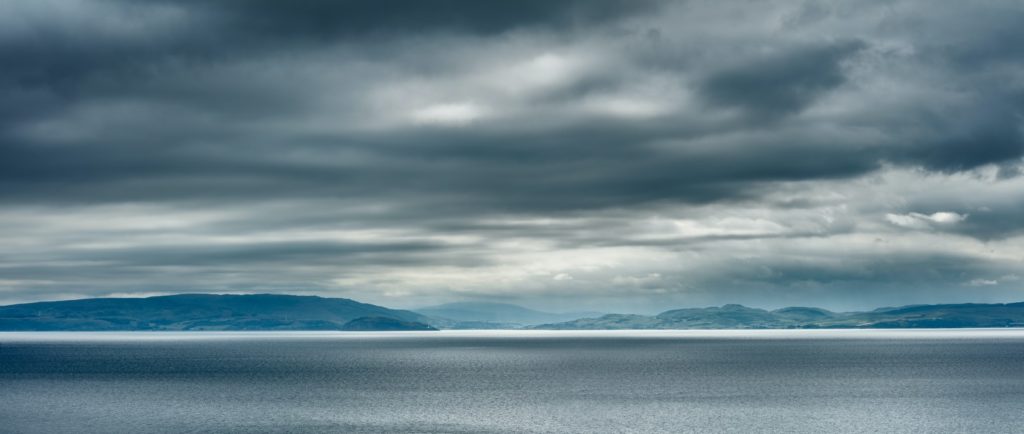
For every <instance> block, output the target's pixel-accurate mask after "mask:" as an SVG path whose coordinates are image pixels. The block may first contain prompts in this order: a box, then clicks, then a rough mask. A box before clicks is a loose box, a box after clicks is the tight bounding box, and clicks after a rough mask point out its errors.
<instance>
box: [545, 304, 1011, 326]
mask: <svg viewBox="0 0 1024 434" xmlns="http://www.w3.org/2000/svg"><path fill="white" fill-rule="evenodd" d="M963 327H1024V303H1007V304H974V303H967V304H935V305H914V306H903V307H894V308H880V309H875V310H873V311H870V312H832V311H828V310H825V309H820V308H816V307H787V308H783V309H777V310H771V311H769V310H765V309H756V308H750V307H746V306H742V305H738V304H727V305H725V306H721V307H707V308H693V309H675V310H669V311H665V312H662V313H660V314H658V315H654V316H647V315H622V314H611V315H604V316H600V317H596V318H581V319H577V320H573V321H566V322H560V323H552V324H542V325H538V326H534V327H533V328H535V329H545V330H616V329H780V328H963Z"/></svg>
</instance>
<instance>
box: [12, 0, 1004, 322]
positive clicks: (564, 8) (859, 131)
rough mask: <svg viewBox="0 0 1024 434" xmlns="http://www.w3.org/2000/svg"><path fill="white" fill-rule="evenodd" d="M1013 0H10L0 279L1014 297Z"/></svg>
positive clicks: (619, 300)
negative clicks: (937, 0)
mask: <svg viewBox="0 0 1024 434" xmlns="http://www.w3.org/2000/svg"><path fill="white" fill-rule="evenodd" d="M1021 22H1024V6H1022V5H1021V3H1020V2H1018V1H1010V0H1007V1H982V2H971V3H970V4H966V3H962V2H961V3H957V2H947V3H943V4H942V5H937V4H936V3H935V2H930V1H910V0H906V1H858V2H853V1H849V2H845V1H804V2H796V1H777V2H718V1H625V0H599V1H557V2H552V1H532V0H531V1H514V2H512V1H510V2H480V1H472V0H437V1H402V2H399V1H379V0H375V1H362V0H350V1H300V2H278V1H230V0H225V1H191V0H150V1H138V0H132V1H128V0H125V1H119V0H59V1H58V0H53V1H49V0H23V1H22V0H13V1H5V2H3V3H0V301H3V302H15V301H30V300H41V299H55V298H68V297H81V296H108V295H116V294H122V295H142V294H154V293H170V292H186V291H187V292H287V293H306V294H319V295H326V296H344V297H352V298H356V299H360V300H365V301H370V302H378V303H384V304H387V305H390V306H417V305H423V304H430V303H434V302H440V301H450V300H458V299H492V300H505V301H515V302H521V303H524V304H527V305H531V306H534V307H544V308H549V309H560V308H572V309H577V308H586V309H601V310H613V311H639V312H648V311H658V310H660V309H663V308H669V307H682V306H694V305H707V304H720V303H744V304H750V305H756V306H765V307H773V306H781V305H793V304H802V305H820V306H825V307H831V308H837V309H856V308H867V307H873V306H877V305H889V304H902V303H931V302H952V301H967V300H969V301H1007V300H1018V301H1019V300H1022V299H1024V281H1022V280H1021V279H1020V278H1019V277H1018V276H1020V275H1021V274H1022V273H1021V270H1022V266H1024V259H1022V258H1024V176H1022V172H1024V161H1022V155H1024V26H1021V25H1020V23H1021Z"/></svg>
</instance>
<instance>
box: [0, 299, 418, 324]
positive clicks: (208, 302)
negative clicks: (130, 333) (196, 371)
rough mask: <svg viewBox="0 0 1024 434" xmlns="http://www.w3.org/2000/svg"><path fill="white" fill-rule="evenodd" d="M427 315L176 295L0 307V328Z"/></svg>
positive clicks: (312, 302)
mask: <svg viewBox="0 0 1024 434" xmlns="http://www.w3.org/2000/svg"><path fill="white" fill-rule="evenodd" d="M430 322H431V318H428V317H426V316H424V315H420V314H418V313H415V312H410V311H406V310H394V309H388V308H385V307H381V306H376V305H372V304H366V303H359V302H357V301H353V300H349V299H345V298H322V297H315V296H295V295H273V294H254V295H212V294H181V295H169V296H159V297H148V298H90V299H83V300H69V301H52V302H41V303H26V304H16V305H11V306H0V330H7V331H16V330H26V331H27V330H54V331H57V330H66V331H72V330H78V331H118V330H374V329H375V327H378V328H376V329H380V330H428V329H433V328H432V327H430V326H429V325H427V324H429V323H430Z"/></svg>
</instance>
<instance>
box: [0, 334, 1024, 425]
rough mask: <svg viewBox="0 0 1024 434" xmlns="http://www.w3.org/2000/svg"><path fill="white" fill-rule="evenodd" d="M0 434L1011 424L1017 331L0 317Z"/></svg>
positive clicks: (1020, 360) (1021, 399)
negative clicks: (169, 323)
mask: <svg viewBox="0 0 1024 434" xmlns="http://www.w3.org/2000/svg"><path fill="white" fill-rule="evenodd" d="M0 432H3V433H253V432H272V433H277V432H279V433H319V432H325V433H1024V329H987V330H981V329H974V330H965V329H960V330H754V331H737V330H727V331H442V332H223V333H222V332H127V333H88V332H69V333H64V332H57V333H47V332H41V333H0Z"/></svg>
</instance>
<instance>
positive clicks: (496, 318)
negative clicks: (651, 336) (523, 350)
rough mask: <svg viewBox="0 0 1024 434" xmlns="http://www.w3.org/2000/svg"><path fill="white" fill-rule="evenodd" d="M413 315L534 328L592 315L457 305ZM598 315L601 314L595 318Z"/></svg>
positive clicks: (494, 305) (496, 305)
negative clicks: (531, 326)
mask: <svg viewBox="0 0 1024 434" xmlns="http://www.w3.org/2000/svg"><path fill="white" fill-rule="evenodd" d="M416 312H419V313H421V314H424V315H427V316H431V317H439V318H446V319H449V320H454V321H458V322H463V323H470V324H472V323H473V322H476V323H483V324H488V323H489V324H497V325H505V326H517V325H534V324H543V323H549V322H560V321H569V320H573V319H576V318H581V317H584V316H592V315H595V313H593V312H578V313H550V312H541V311H537V310H533V309H528V308H525V307H522V306H519V305H515V304H508V303H485V302H458V303H448V304H442V305H438V306H430V307H424V308H420V309H416ZM597 315H600V314H597Z"/></svg>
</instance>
